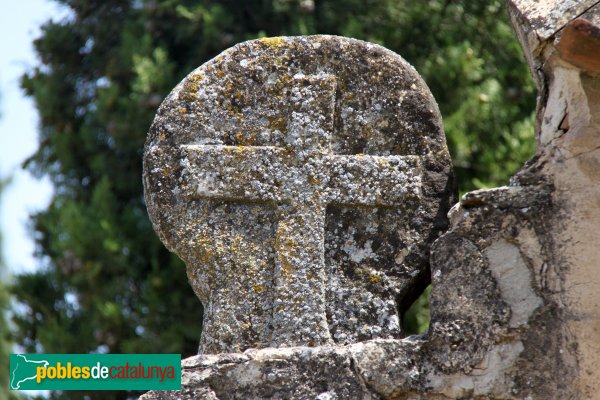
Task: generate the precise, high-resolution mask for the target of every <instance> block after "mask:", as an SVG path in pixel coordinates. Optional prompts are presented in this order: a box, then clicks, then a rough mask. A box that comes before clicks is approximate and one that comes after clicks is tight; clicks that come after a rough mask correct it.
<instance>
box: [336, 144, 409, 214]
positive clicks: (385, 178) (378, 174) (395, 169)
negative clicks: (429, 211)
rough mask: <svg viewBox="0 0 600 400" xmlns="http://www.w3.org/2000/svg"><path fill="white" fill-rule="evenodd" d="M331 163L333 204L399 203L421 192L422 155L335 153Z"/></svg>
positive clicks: (393, 204)
mask: <svg viewBox="0 0 600 400" xmlns="http://www.w3.org/2000/svg"><path fill="white" fill-rule="evenodd" d="M330 163H331V178H330V182H329V191H330V195H329V199H330V202H331V203H333V204H353V205H363V206H396V205H401V204H402V203H403V202H405V201H406V200H408V199H413V198H415V197H418V196H420V194H421V162H420V157H419V156H370V155H351V156H348V155H334V156H332V157H331V159H330Z"/></svg>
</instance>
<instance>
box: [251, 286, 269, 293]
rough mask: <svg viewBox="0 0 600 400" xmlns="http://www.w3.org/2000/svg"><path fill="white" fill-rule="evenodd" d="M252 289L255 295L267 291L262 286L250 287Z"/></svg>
mask: <svg viewBox="0 0 600 400" xmlns="http://www.w3.org/2000/svg"><path fill="white" fill-rule="evenodd" d="M252 289H254V291H255V292H256V293H262V292H264V291H265V290H267V288H265V286H264V285H253V286H252Z"/></svg>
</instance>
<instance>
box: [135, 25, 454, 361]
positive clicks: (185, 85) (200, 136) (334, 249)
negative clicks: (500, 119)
mask: <svg viewBox="0 0 600 400" xmlns="http://www.w3.org/2000/svg"><path fill="white" fill-rule="evenodd" d="M340 59H345V61H343V62H341V61H340ZM385 77H387V80H385V79H384V78H385ZM145 153H146V154H145V165H144V168H145V187H146V198H147V203H148V209H149V213H150V215H151V217H152V219H153V223H154V225H155V228H156V230H157V232H158V233H159V235H160V236H161V239H162V240H163V242H165V244H167V246H168V247H169V248H170V249H171V250H173V251H174V252H176V253H177V254H178V255H179V256H180V257H182V258H183V259H184V261H185V262H186V264H187V267H188V276H189V279H190V282H191V284H192V286H193V287H194V289H195V291H196V293H197V295H198V296H199V298H200V299H201V300H202V302H203V304H204V328H203V336H202V343H201V351H202V352H222V351H239V350H244V349H246V348H249V347H265V346H292V345H310V346H316V345H322V344H326V343H331V342H336V343H352V342H354V341H357V340H362V339H368V338H377V337H381V338H393V337H399V336H400V335H401V328H400V325H399V314H400V312H401V311H402V310H401V308H405V307H407V305H409V304H410V303H411V302H412V301H413V300H414V296H415V294H418V290H419V288H421V289H422V288H423V287H424V285H425V284H426V283H427V276H428V273H427V269H426V266H427V261H426V255H427V252H428V245H429V243H430V242H431V241H432V240H433V239H434V238H435V235H436V232H437V231H439V230H440V229H443V227H444V226H445V224H446V222H445V209H447V207H448V205H449V204H450V203H451V202H452V200H451V197H452V192H451V185H449V182H450V175H449V171H450V159H449V157H448V154H447V150H446V148H445V143H444V138H443V132H442V131H441V124H440V123H439V114H438V112H437V110H436V109H435V103H433V100H432V98H431V95H430V94H429V93H428V92H427V91H426V89H425V85H424V84H423V83H422V82H421V81H420V79H419V78H418V76H417V75H416V73H415V72H414V70H412V69H411V68H410V67H409V66H408V65H407V64H405V63H404V61H402V60H401V59H400V58H399V56H397V55H395V54H393V53H391V52H388V51H387V50H383V49H382V48H379V47H377V46H373V45H370V44H366V43H364V42H359V41H353V40H348V39H342V38H336V37H328V36H315V37H308V38H282V39H264V40H257V41H253V42H248V43H244V44H242V45H239V46H236V47H235V48H233V49H231V50H229V51H227V52H225V53H223V55H221V56H219V57H217V58H216V59H215V60H213V61H211V62H209V63H207V64H205V65H204V66H202V67H200V68H199V69H198V70H197V71H195V72H193V73H192V74H190V76H188V77H187V78H186V79H185V80H184V81H183V82H182V84H180V85H179V86H178V87H177V88H176V89H175V90H174V91H173V93H172V94H171V95H170V96H169V98H167V100H165V102H164V103H163V105H162V106H161V110H159V114H158V116H157V118H156V120H155V122H154V124H153V127H152V129H151V132H150V135H149V138H148V144H147V147H146V152H145Z"/></svg>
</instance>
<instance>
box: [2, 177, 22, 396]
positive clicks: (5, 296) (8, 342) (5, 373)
mask: <svg viewBox="0 0 600 400" xmlns="http://www.w3.org/2000/svg"><path fill="white" fill-rule="evenodd" d="M9 181H10V180H9V179H4V178H0V205H1V204H2V192H3V191H4V190H5V188H6V186H7V185H8V183H9ZM1 245H2V232H0V249H1V247H2V246H1ZM7 276H8V271H7V267H6V264H5V262H4V257H3V254H2V252H1V251H0V398H1V399H9V400H16V399H17V398H18V397H17V396H16V395H15V393H14V392H11V391H10V390H9V379H10V378H9V375H10V374H9V355H10V353H11V352H12V346H13V338H12V335H11V332H10V329H9V324H8V321H7V318H6V315H7V313H8V312H9V310H10V298H9V292H8V290H7V287H6V283H5V280H6V279H7Z"/></svg>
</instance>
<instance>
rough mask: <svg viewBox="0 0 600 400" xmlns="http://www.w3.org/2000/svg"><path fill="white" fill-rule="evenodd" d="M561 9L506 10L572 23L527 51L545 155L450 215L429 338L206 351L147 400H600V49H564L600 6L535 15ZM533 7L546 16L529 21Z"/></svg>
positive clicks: (437, 261)
mask: <svg viewBox="0 0 600 400" xmlns="http://www.w3.org/2000/svg"><path fill="white" fill-rule="evenodd" d="M566 3H569V2H559V1H556V2H550V1H546V2H539V1H512V2H511V5H512V7H513V9H512V11H511V12H512V15H513V21H516V23H517V24H518V25H517V26H516V29H517V31H518V32H533V31H536V30H539V29H540V28H539V26H538V25H536V24H542V25H543V24H546V25H547V26H548V27H552V26H555V27H556V26H558V25H560V26H563V27H566V28H564V29H562V30H560V28H556V29H555V27H554V28H551V29H550V28H548V29H550V30H551V31H552V33H551V34H549V35H548V36H543V35H540V36H538V38H541V39H540V41H539V42H538V45H539V47H537V49H538V50H539V51H536V52H535V53H531V52H530V51H531V48H530V47H528V46H527V43H524V48H525V50H526V52H528V51H529V53H528V54H527V55H528V57H529V60H530V62H533V63H534V64H532V66H533V67H535V68H533V69H534V70H535V73H536V74H538V73H539V75H538V78H539V79H538V85H539V88H540V98H539V104H538V122H539V123H538V126H537V135H538V150H537V153H536V155H535V156H534V157H533V158H532V159H531V160H530V161H529V162H528V163H527V164H526V165H525V166H524V167H523V169H522V170H521V171H519V172H518V173H517V174H516V175H515V176H514V177H513V178H512V179H511V182H510V184H509V185H508V186H506V187H501V188H496V189H491V190H481V191H476V192H472V193H468V194H467V195H465V196H464V197H463V198H462V199H461V202H460V203H459V204H457V205H456V206H455V207H453V208H452V210H451V211H450V213H449V219H450V221H451V226H450V229H449V230H448V231H447V232H446V233H445V234H444V235H442V236H441V237H440V238H439V239H437V240H436V242H435V243H434V244H433V245H432V250H431V261H430V265H431V278H432V294H431V327H430V329H429V331H428V332H427V333H426V334H424V335H421V336H414V337H409V338H405V339H385V340H384V339H375V340H369V341H364V342H360V343H353V344H348V345H331V346H319V347H313V348H310V347H292V348H287V349H271V348H268V349H262V350H248V351H246V352H245V353H241V354H221V355H216V356H215V355H200V356H198V357H193V358H191V359H189V360H187V361H184V367H183V377H184V382H185V385H184V389H183V390H182V391H181V392H162V393H161V392H151V393H148V394H146V395H145V396H144V398H145V399H156V398H166V399H175V398H214V399H229V398H245V399H261V398H269V397H270V398H282V399H283V398H289V399H291V398H293V399H315V398H321V399H327V398H328V399H411V400H416V399H532V400H535V399H544V400H545V399H582V400H583V399H599V398H600V372H599V371H600V370H599V369H598V365H600V350H599V348H598V343H600V290H599V288H600V274H599V264H598V260H599V259H600V246H598V243H599V241H598V227H599V226H600V76H599V75H598V74H597V71H596V70H595V67H593V66H594V65H595V61H594V60H595V54H588V55H586V62H583V63H580V62H579V61H578V60H580V58H578V57H574V56H573V54H575V55H577V54H579V55H582V54H584V53H582V52H581V51H580V50H579V49H578V48H577V47H578V46H579V45H580V44H581V43H580V41H579V40H573V37H575V36H573V37H571V38H567V39H568V40H566V41H563V40H565V39H564V38H565V34H567V35H571V34H573V32H571V33H568V31H566V30H567V29H570V28H569V27H571V28H573V29H575V30H576V29H578V27H580V26H585V27H588V28H589V25H587V24H592V25H593V27H592V28H593V29H595V27H598V26H600V20H598V15H600V9H599V7H598V6H597V5H593V4H586V5H585V8H584V9H583V10H579V11H576V12H574V13H573V15H572V16H571V17H568V18H567V19H566V20H564V21H562V20H561V21H562V22H560V23H557V22H556V21H558V20H556V18H558V17H557V14H555V13H549V14H544V13H542V11H540V10H542V9H543V8H542V5H547V6H548V9H549V10H559V9H563V8H564V7H565V5H566ZM569 4H571V3H569ZM576 6H579V3H577V4H576ZM590 6H593V7H591V8H590ZM561 7H563V8H561ZM531 9H535V10H538V11H539V18H538V19H535V20H534V19H532V18H531V17H528V18H523V16H527V15H531ZM538 11H536V12H538ZM581 12H583V14H581ZM528 13H529V14H528ZM560 18H562V17H560ZM582 20H584V21H587V22H586V23H585V24H583V25H581V22H575V21H582ZM574 22H575V23H574ZM572 23H574V25H571V24H572ZM552 24H554V25H552ZM557 24H558V25H557ZM592 28H590V29H592ZM586 29H587V28H586ZM593 29H592V30H593ZM561 32H562V35H563V36H561ZM588 37H589V36H588ZM586 40H587V39H586ZM588 45H589V43H588ZM573 46H575V47H573ZM598 57H600V55H598ZM590 60H591V62H590ZM332 365H338V366H339V367H338V368H332ZM223 388H228V389H227V390H224V389H223ZM203 396H206V397H203Z"/></svg>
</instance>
